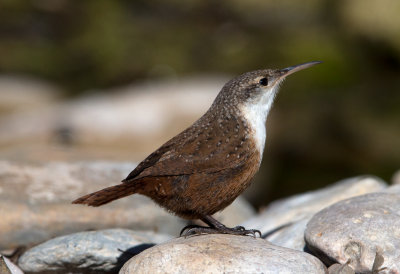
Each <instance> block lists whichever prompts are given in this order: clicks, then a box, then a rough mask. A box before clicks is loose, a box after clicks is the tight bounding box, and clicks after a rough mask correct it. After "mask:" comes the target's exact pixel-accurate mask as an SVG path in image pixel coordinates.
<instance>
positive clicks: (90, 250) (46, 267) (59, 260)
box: [18, 229, 172, 273]
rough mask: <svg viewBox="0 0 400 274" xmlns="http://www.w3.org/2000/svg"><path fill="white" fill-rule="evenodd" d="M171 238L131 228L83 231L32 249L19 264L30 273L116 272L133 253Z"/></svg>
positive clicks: (23, 256)
mask: <svg viewBox="0 0 400 274" xmlns="http://www.w3.org/2000/svg"><path fill="white" fill-rule="evenodd" d="M171 238H172V236H169V235H163V234H155V233H153V232H140V231H132V230H127V229H108V230H100V231H87V232H79V233H75V234H70V235H66V236H61V237H57V238H54V239H51V240H49V241H47V242H44V243H42V244H40V245H38V246H35V247H33V248H31V249H30V250H28V251H26V252H25V253H24V254H23V255H22V256H21V258H20V259H19V260H18V264H19V266H20V267H21V268H22V269H23V270H24V271H25V272H28V273H44V272H45V273H116V272H117V271H118V270H119V269H120V268H121V267H122V265H123V264H124V263H125V262H126V261H127V260H128V259H129V258H131V257H132V256H134V255H136V254H138V253H140V252H141V251H143V250H145V249H146V248H149V247H151V246H153V245H154V244H158V243H161V242H164V241H167V240H169V239H171Z"/></svg>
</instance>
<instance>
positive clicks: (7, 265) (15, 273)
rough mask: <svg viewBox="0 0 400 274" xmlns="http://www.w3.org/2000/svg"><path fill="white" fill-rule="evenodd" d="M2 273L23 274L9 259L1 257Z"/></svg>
mask: <svg viewBox="0 0 400 274" xmlns="http://www.w3.org/2000/svg"><path fill="white" fill-rule="evenodd" d="M0 273H1V274H23V272H22V270H21V269H20V268H19V267H18V266H16V265H15V264H13V263H12V262H11V261H10V260H9V259H7V258H6V257H4V256H3V255H0Z"/></svg>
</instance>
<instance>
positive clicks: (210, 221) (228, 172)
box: [73, 61, 321, 237]
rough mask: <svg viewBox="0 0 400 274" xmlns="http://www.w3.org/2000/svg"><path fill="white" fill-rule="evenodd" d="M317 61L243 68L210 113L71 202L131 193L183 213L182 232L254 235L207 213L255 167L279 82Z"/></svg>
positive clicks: (228, 198)
mask: <svg viewBox="0 0 400 274" xmlns="http://www.w3.org/2000/svg"><path fill="white" fill-rule="evenodd" d="M319 63H321V62H319V61H314V62H308V63H304V64H300V65H296V66H292V67H288V68H285V69H277V70H273V69H264V70H256V71H252V72H247V73H244V74H242V75H240V76H238V77H236V78H234V79H232V80H230V81H229V82H228V83H226V84H225V85H224V87H223V88H222V90H221V91H220V92H219V94H218V95H217V97H216V98H215V100H214V102H213V104H212V105H211V107H210V108H209V109H208V111H207V112H206V113H205V114H204V115H203V116H202V117H201V118H200V119H198V120H197V121H196V122H195V123H194V124H193V125H191V126H190V127H188V128H187V129H185V130H184V131H183V132H181V133H179V134H178V135H176V136H175V137H173V138H172V139H171V140H169V141H168V142H166V143H165V144H163V145H162V146H161V147H160V148H159V149H157V150H156V151H154V152H153V153H151V154H150V155H149V156H148V157H147V158H146V159H145V160H143V161H142V162H141V163H140V164H139V165H138V166H137V167H136V168H135V169H134V170H133V171H132V172H131V173H130V174H129V175H128V177H127V178H126V179H124V180H123V181H122V183H121V184H119V185H115V186H111V187H108V188H105V189H102V190H99V191H97V192H94V193H91V194H88V195H85V196H83V197H80V198H78V199H77V200H75V201H73V203H74V204H87V205H89V206H101V205H104V204H107V203H109V202H111V201H114V200H116V199H119V198H122V197H126V196H128V195H132V194H142V195H145V196H148V197H150V198H151V199H152V200H154V201H155V202H156V203H157V204H159V205H160V206H162V207H164V208H165V209H166V210H168V211H169V212H171V213H174V214H176V215H178V216H180V217H182V218H185V219H200V220H202V221H203V222H204V223H206V224H207V225H208V226H197V225H189V226H186V227H185V228H183V229H182V231H181V235H182V234H183V235H185V236H188V235H195V234H208V233H223V234H235V235H252V236H254V237H255V236H256V233H259V234H260V232H259V231H258V230H254V229H249V230H247V229H245V228H244V227H242V226H237V227H234V228H229V227H226V226H224V225H223V224H222V223H220V222H218V221H217V220H215V219H214V218H213V217H212V216H211V215H213V214H214V213H216V212H218V211H220V210H222V209H224V208H225V207H227V206H228V205H230V204H231V203H232V202H233V201H234V200H235V199H236V197H237V196H239V194H241V193H242V192H243V191H244V190H245V189H246V188H247V187H248V186H249V185H250V182H251V180H252V178H253V177H254V175H255V174H256V172H257V171H258V169H259V167H260V163H261V159H262V155H263V151H264V145H265V138H266V125H265V122H266V119H267V116H268V113H269V111H270V109H271V106H272V103H273V101H274V98H275V96H276V94H277V92H278V89H279V86H280V84H281V83H282V82H283V80H284V79H285V78H286V77H287V76H288V75H290V74H292V73H294V72H297V71H299V70H302V69H305V68H309V67H311V66H313V65H316V64H319Z"/></svg>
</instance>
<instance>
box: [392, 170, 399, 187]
mask: <svg viewBox="0 0 400 274" xmlns="http://www.w3.org/2000/svg"><path fill="white" fill-rule="evenodd" d="M392 183H393V185H400V170H398V171H396V172H395V173H394V174H393V178H392Z"/></svg>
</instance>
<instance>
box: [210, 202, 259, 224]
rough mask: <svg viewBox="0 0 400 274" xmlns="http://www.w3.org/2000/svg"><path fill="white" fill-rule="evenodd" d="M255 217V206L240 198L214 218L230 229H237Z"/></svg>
mask: <svg viewBox="0 0 400 274" xmlns="http://www.w3.org/2000/svg"><path fill="white" fill-rule="evenodd" d="M255 215H256V211H255V209H254V208H253V206H252V205H251V204H250V203H249V202H248V201H247V200H246V199H245V198H244V197H241V196H239V197H238V198H237V199H236V200H235V201H233V203H232V204H231V205H230V206H228V207H227V208H225V209H224V210H222V211H220V212H217V213H216V214H214V217H215V218H216V219H217V220H218V221H220V222H221V223H223V224H224V225H226V226H228V227H235V226H237V225H239V224H240V223H242V222H244V221H246V220H248V219H249V218H251V217H254V216H255Z"/></svg>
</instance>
